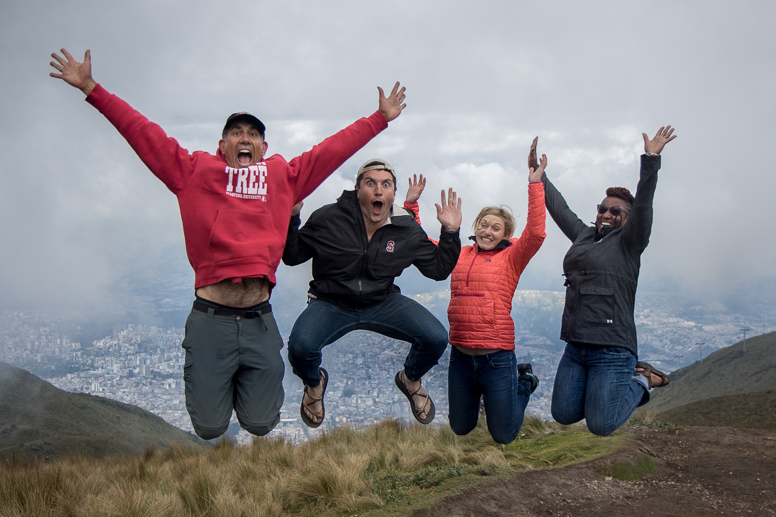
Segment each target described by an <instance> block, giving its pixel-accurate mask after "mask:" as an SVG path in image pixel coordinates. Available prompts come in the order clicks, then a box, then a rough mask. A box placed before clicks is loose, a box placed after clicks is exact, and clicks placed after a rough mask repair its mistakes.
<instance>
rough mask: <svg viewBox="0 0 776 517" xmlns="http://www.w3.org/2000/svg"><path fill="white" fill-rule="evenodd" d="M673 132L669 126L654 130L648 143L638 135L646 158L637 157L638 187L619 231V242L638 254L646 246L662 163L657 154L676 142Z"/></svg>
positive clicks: (645, 137)
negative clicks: (626, 217) (671, 142)
mask: <svg viewBox="0 0 776 517" xmlns="http://www.w3.org/2000/svg"><path fill="white" fill-rule="evenodd" d="M673 132H674V129H673V128H672V127H671V126H663V127H661V128H660V129H658V130H657V133H655V137H654V138H653V139H652V140H650V139H649V138H647V134H646V133H642V134H641V136H642V137H643V138H644V152H645V153H647V154H644V155H642V157H641V171H640V174H639V176H640V177H639V184H638V186H637V187H636V196H635V199H634V201H633V208H632V209H631V213H630V216H628V221H627V222H626V223H625V227H624V229H623V242H624V243H626V244H628V245H629V246H631V247H632V249H635V250H637V251H638V252H639V253H641V252H643V251H644V249H646V247H647V245H648V244H649V236H650V234H651V233H652V219H653V210H652V200H653V199H654V197H655V188H656V187H657V171H658V170H660V165H661V161H662V158H661V157H660V152H661V151H662V150H663V147H665V145H666V144H667V143H668V142H670V141H671V140H673V139H674V138H676V136H677V135H674V134H673ZM655 155H657V156H655Z"/></svg>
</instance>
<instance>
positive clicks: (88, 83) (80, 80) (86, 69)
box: [49, 49, 97, 95]
mask: <svg viewBox="0 0 776 517" xmlns="http://www.w3.org/2000/svg"><path fill="white" fill-rule="evenodd" d="M60 51H61V52H62V56H64V57H62V56H60V55H59V54H57V53H56V52H54V53H52V54H51V57H52V58H54V60H55V61H51V62H50V64H51V66H53V67H54V68H55V69H56V70H57V72H59V73H56V72H51V73H50V74H49V75H50V76H51V77H54V78H55V79H62V80H63V81H65V82H66V83H67V84H69V85H70V86H73V87H75V88H78V89H79V90H81V91H82V92H84V95H89V94H90V93H91V92H92V90H94V87H95V86H97V82H96V81H95V80H94V79H93V78H92V51H91V50H87V51H86V52H85V53H84V61H83V63H79V62H78V61H76V60H75V58H73V56H72V55H71V54H70V52H68V51H67V50H66V49H60Z"/></svg>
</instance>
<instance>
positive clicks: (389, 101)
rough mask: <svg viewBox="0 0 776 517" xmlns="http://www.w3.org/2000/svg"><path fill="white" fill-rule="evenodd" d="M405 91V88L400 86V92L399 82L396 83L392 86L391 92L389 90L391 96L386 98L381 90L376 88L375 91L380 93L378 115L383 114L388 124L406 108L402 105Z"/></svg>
mask: <svg viewBox="0 0 776 517" xmlns="http://www.w3.org/2000/svg"><path fill="white" fill-rule="evenodd" d="M405 90H406V88H405V87H404V86H402V87H401V90H400V89H399V81H396V84H394V85H393V90H391V94H390V95H389V96H388V97H386V96H385V92H384V91H383V89H382V88H380V87H379V86H378V87H377V91H379V92H380V113H382V114H383V116H384V117H385V120H386V121H388V122H390V121H392V120H394V119H395V118H396V117H398V116H399V115H401V111H402V110H403V109H404V108H406V107H407V105H406V104H405V103H404V97H405V95H404V92H405Z"/></svg>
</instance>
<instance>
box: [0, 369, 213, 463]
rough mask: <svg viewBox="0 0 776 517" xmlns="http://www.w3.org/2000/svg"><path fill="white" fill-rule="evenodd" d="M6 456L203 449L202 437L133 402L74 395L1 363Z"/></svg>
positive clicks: (1, 449)
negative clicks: (150, 447) (173, 446)
mask: <svg viewBox="0 0 776 517" xmlns="http://www.w3.org/2000/svg"><path fill="white" fill-rule="evenodd" d="M0 438H1V439H0V458H9V457H11V456H14V457H16V458H20V459H26V460H31V459H32V458H33V457H37V458H41V459H46V460H52V459H56V458H59V457H62V456H64V455H68V454H82V455H85V456H91V457H101V456H107V455H134V454H140V453H142V452H143V451H144V450H145V449H146V447H147V446H153V447H156V448H166V447H169V446H171V445H186V446H194V447H196V446H199V445H201V444H202V443H204V442H202V441H201V440H200V439H199V438H197V437H196V436H194V435H192V434H190V433H187V432H185V431H182V430H180V429H178V428H176V427H173V426H171V425H170V424H168V423H167V422H165V421H164V420H163V419H162V418H160V417H158V416H156V415H154V414H153V413H150V412H148V411H146V410H144V409H141V408H139V407H137V406H133V405H131V404H125V403H123V402H118V401H115V400H111V399H106V398H103V397H98V396H95V395H88V394H85V393H68V392H65V391H62V390H60V389H59V388H57V387H55V386H53V385H52V384H50V383H48V382H46V381H45V380H43V379H41V378H39V377H37V376H35V375H33V374H31V373H29V372H27V371H26V370H22V369H21V368H17V367H15V366H11V365H9V364H6V363H0Z"/></svg>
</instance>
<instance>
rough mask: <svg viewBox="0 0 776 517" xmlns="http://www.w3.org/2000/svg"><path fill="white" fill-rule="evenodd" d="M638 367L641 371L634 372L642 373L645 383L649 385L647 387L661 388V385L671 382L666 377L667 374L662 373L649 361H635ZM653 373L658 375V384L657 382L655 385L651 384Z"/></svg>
mask: <svg viewBox="0 0 776 517" xmlns="http://www.w3.org/2000/svg"><path fill="white" fill-rule="evenodd" d="M639 368H641V369H642V370H643V371H641V372H635V373H638V374H639V375H643V376H644V377H646V378H647V385H648V386H649V389H653V388H662V387H663V386H668V383H669V382H671V379H669V378H668V375H666V374H664V373H663V372H661V371H660V370H658V369H657V368H655V367H654V366H652V365H651V364H649V363H645V362H644V361H639V362H637V363H636V369H639ZM653 373H654V374H655V375H657V376H658V377H660V384H658V385H657V386H653V385H652V374H653Z"/></svg>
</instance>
